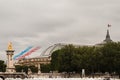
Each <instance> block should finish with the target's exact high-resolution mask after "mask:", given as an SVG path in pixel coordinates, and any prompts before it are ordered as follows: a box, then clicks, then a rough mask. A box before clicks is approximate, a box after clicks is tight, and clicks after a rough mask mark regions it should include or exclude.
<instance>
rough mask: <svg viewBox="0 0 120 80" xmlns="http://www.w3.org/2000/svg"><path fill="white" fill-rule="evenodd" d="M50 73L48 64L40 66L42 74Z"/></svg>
mask: <svg viewBox="0 0 120 80" xmlns="http://www.w3.org/2000/svg"><path fill="white" fill-rule="evenodd" d="M50 71H51V65H50V64H41V72H42V73H49V72H50Z"/></svg>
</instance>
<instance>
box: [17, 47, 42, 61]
mask: <svg viewBox="0 0 120 80" xmlns="http://www.w3.org/2000/svg"><path fill="white" fill-rule="evenodd" d="M39 48H40V47H35V48H33V49H32V50H30V51H29V52H27V53H26V54H24V55H22V56H20V57H18V58H17V60H20V59H22V58H24V57H25V56H28V55H30V54H31V53H33V52H35V51H37V50H38V49H39Z"/></svg>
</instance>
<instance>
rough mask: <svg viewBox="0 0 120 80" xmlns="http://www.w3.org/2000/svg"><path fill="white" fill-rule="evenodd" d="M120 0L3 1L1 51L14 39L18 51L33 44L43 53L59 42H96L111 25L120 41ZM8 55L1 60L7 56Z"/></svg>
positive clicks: (0, 13) (102, 37)
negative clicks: (108, 25)
mask: <svg viewBox="0 0 120 80" xmlns="http://www.w3.org/2000/svg"><path fill="white" fill-rule="evenodd" d="M119 3H120V1H119V0H116V1H115V0H99V1H96V0H34V1H33V0H0V28H1V29H0V37H1V40H0V45H1V47H0V51H1V53H2V54H5V53H3V52H5V51H4V50H5V49H7V43H8V42H9V41H11V42H13V46H14V49H15V51H16V52H15V54H17V53H19V52H20V51H22V50H24V49H25V48H26V47H28V46H30V45H34V46H37V45H40V46H41V49H40V50H39V51H38V52H36V53H34V54H33V55H31V57H34V56H39V55H40V53H41V52H42V51H43V50H44V49H45V48H47V47H48V46H50V45H53V44H55V43H73V44H96V43H99V42H102V41H103V40H104V38H105V35H106V29H107V24H108V23H109V24H111V25H112V27H111V29H110V34H111V38H112V39H113V40H115V41H119V40H120V38H119V35H118V34H119V31H118V30H119V25H120V23H119V21H120V16H119V14H120V10H119V9H120V6H119ZM5 58H6V57H5V56H4V58H3V57H1V58H0V59H5Z"/></svg>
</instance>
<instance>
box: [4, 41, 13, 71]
mask: <svg viewBox="0 0 120 80" xmlns="http://www.w3.org/2000/svg"><path fill="white" fill-rule="evenodd" d="M6 53H7V67H6V72H10V73H13V72H15V66H14V62H13V55H14V50H13V49H12V43H9V45H8V50H6Z"/></svg>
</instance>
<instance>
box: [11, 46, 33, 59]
mask: <svg viewBox="0 0 120 80" xmlns="http://www.w3.org/2000/svg"><path fill="white" fill-rule="evenodd" d="M31 48H32V46H30V47H28V48H26V49H25V50H24V51H22V52H20V53H19V54H17V55H15V56H14V57H13V59H14V60H15V59H16V58H17V57H19V56H21V55H23V54H24V53H26V52H27V51H29V50H30V49H31Z"/></svg>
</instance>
